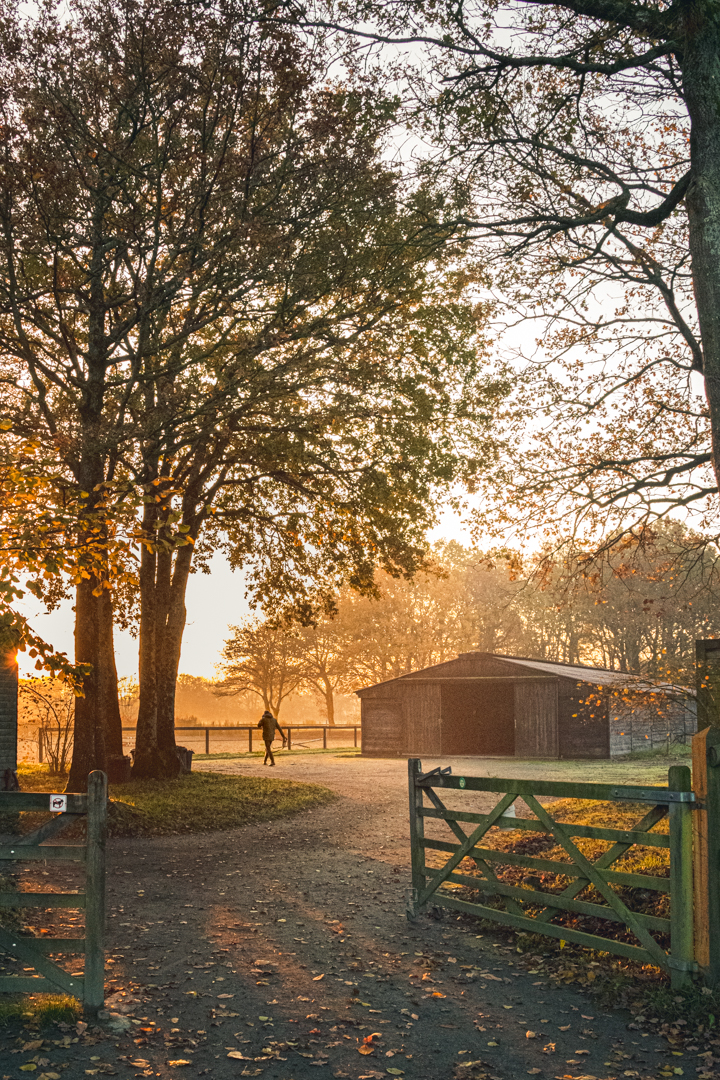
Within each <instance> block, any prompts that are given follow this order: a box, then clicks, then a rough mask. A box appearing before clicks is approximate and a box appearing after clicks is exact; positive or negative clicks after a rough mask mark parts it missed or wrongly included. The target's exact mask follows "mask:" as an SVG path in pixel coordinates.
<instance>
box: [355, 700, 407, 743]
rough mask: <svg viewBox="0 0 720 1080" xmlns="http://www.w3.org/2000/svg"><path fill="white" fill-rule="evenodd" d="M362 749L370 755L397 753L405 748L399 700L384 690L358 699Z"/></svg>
mask: <svg viewBox="0 0 720 1080" xmlns="http://www.w3.org/2000/svg"><path fill="white" fill-rule="evenodd" d="M360 723H361V725H362V752H363V754H366V755H368V756H371V757H396V756H398V755H400V754H402V753H404V750H405V730H404V725H405V718H404V715H403V707H402V700H401V698H400V695H399V694H398V693H396V694H395V695H391V694H389V693H388V691H387V690H386V691H384V693H382V695H378V696H377V697H375V696H374V695H373V696H370V695H369V694H364V695H363V697H362V698H361V699H360Z"/></svg>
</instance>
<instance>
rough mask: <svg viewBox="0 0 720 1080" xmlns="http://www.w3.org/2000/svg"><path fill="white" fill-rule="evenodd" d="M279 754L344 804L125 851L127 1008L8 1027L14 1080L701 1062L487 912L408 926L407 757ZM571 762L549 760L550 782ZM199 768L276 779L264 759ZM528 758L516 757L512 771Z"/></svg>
mask: <svg viewBox="0 0 720 1080" xmlns="http://www.w3.org/2000/svg"><path fill="white" fill-rule="evenodd" d="M278 762H279V764H278V766H277V767H276V768H275V770H274V775H277V776H280V777H285V778H288V779H297V780H308V781H314V782H319V783H323V784H326V785H327V786H328V787H330V788H333V789H334V790H335V791H336V792H337V794H338V796H339V797H338V800H337V801H336V802H335V803H333V804H331V805H329V806H325V807H320V808H318V809H313V810H309V811H305V812H303V813H301V814H298V815H297V816H295V817H292V818H287V819H285V820H283V821H277V822H270V823H265V824H261V825H257V826H253V827H246V828H242V829H236V830H233V831H229V832H218V833H212V834H207V835H203V836H193V837H182V836H175V837H167V838H162V839H154V840H131V841H128V840H114V841H112V842H111V843H110V845H109V859H108V867H109V876H108V915H109V918H108V927H109V948H108V1008H109V1010H110V1011H111V1013H112V1015H111V1016H110V1018H106V1019H103V1020H102V1021H101V1023H100V1026H99V1027H98V1028H93V1027H91V1028H89V1029H87V1030H85V1029H84V1027H83V1026H82V1025H81V1026H80V1029H79V1030H77V1031H76V1030H72V1029H71V1030H69V1031H62V1030H61V1031H57V1029H56V1028H53V1029H52V1033H51V1035H50V1036H49V1038H47V1039H45V1040H44V1041H43V1042H42V1044H41V1045H38V1041H37V1040H38V1038H39V1036H38V1035H31V1034H29V1033H28V1032H27V1031H22V1029H20V1028H19V1027H14V1026H9V1027H8V1028H7V1029H6V1031H5V1033H4V1038H3V1040H2V1042H1V1043H0V1075H1V1076H2V1080H21V1077H23V1076H25V1077H28V1076H29V1075H32V1076H33V1077H34V1078H40V1077H45V1078H47V1080H53V1075H54V1074H55V1075H57V1076H58V1077H63V1078H65V1077H67V1078H68V1080H81V1078H82V1080H85V1077H86V1076H87V1075H90V1076H95V1075H103V1074H109V1075H120V1076H127V1077H131V1076H144V1077H150V1076H159V1077H170V1076H179V1077H180V1078H182V1077H183V1076H203V1075H207V1076H209V1077H213V1078H214V1077H218V1078H219V1080H227V1078H230V1077H247V1076H262V1077H264V1078H265V1080H308V1078H317V1077H330V1076H332V1077H338V1078H345V1077H347V1078H351V1080H365V1078H367V1080H379V1078H388V1077H393V1076H395V1077H398V1076H404V1077H406V1078H407V1080H436V1078H437V1080H444V1078H451V1077H468V1078H469V1080H472V1078H487V1080H516V1078H525V1077H527V1076H528V1075H530V1076H537V1077H539V1078H541V1080H542V1078H555V1077H561V1078H564V1077H568V1078H569V1077H573V1078H579V1077H584V1078H588V1080H589V1078H597V1080H601V1078H602V1080H606V1078H608V1077H628V1078H629V1077H641V1078H645V1077H656V1076H657V1075H658V1070H659V1069H660V1068H661V1067H662V1068H663V1069H664V1071H665V1072H666V1073H667V1069H668V1067H669V1068H670V1069H671V1070H672V1068H675V1070H676V1071H675V1073H674V1074H673V1075H677V1069H678V1067H680V1066H681V1065H683V1064H684V1065H685V1075H687V1074H688V1068H689V1067H692V1065H695V1066H697V1065H698V1064H700V1065H702V1063H698V1062H692V1063H690V1062H689V1061H688V1062H687V1064H686V1063H685V1062H684V1061H682V1062H681V1061H680V1058H681V1057H685V1058H686V1059H687V1058H689V1057H691V1056H692V1055H691V1054H684V1052H683V1051H680V1050H678V1049H677V1046H676V1047H675V1048H674V1049H672V1050H671V1048H670V1047H669V1046H668V1043H667V1042H666V1040H665V1039H660V1038H659V1037H657V1036H656V1035H653V1034H647V1033H644V1032H643V1033H641V1032H639V1031H637V1030H628V1027H627V1024H628V1020H629V1017H628V1016H627V1015H622V1014H615V1013H613V1014H608V1013H603V1012H600V1011H598V1010H597V1009H596V1008H595V1007H594V1006H593V1004H592V1002H591V999H590V998H589V997H587V996H585V995H583V994H582V993H581V992H580V991H577V990H573V989H566V988H557V987H556V986H555V985H550V984H549V983H548V982H547V981H546V980H544V979H540V978H538V976H537V973H535V972H533V969H532V961H531V960H530V959H528V958H527V957H521V956H520V955H518V954H517V953H516V952H515V950H514V948H513V947H512V946H511V945H510V944H508V942H507V939H503V938H500V937H494V936H493V935H492V934H489V933H485V934H483V935H479V934H478V928H477V926H476V925H475V924H474V923H473V922H472V920H466V919H464V918H461V919H456V918H455V916H453V915H447V916H446V917H445V918H443V919H441V920H439V921H436V920H434V919H432V918H428V917H421V918H420V919H419V920H418V921H417V922H416V923H414V924H409V923H408V922H407V920H406V918H405V898H406V895H407V892H408V889H409V874H408V862H409V857H408V847H407V795H406V775H407V767H406V763H405V762H404V761H387V760H372V759H358V758H356V757H350V756H343V754H342V753H338V754H336V755H317V756H306V757H302V756H297V757H290V756H286V757H284V758H283V757H282V756H279V758H278ZM446 763H447V762H444V764H446ZM424 764H425V765H426V766H428V767H430V766H431V765H432V764H433V763H431V762H425V763H424ZM453 764H454V771H461V772H462V771H467V772H475V773H481V772H483V771H487V770H484V769H483V767H482V764H481V763H477V762H473V764H472V768H471V767H470V764H469V762H468V761H467V759H466V760H465V761H462V760H460V761H456V762H454V763H453ZM565 764H566V763H563V762H558V763H555V762H553V763H547V764H546V765H545V766H543V769H544V775H546V776H552V775H554V774H555V773H557V772H561V773H562V771H563V767H564V765H565ZM201 767H202V768H203V769H207V770H213V771H223V772H231V773H239V774H259V775H264V774H265V771H266V770H265V768H264V767H263V766H262V765H261V764H260V762H259V761H258V759H249V760H247V761H243V760H242V759H241V760H239V761H215V762H206V763H205V762H204V763H202V766H201ZM527 767H528V766H525V765H523V764H521V763H518V762H513V763H512V772H513V774H514V775H522V772H521V770H522V769H524V768H527ZM508 768H509V767H508ZM535 768H537V766H535ZM600 768H602V765H601V766H600ZM610 768H612V766H610V765H609V763H608V769H610ZM488 769H492V770H493V771H495V772H500V769H499V768H498V766H497V763H488ZM592 770H593V772H592V775H593V776H594V778H596V779H597V778H599V776H598V765H597V763H593V765H592ZM505 771H506V772H507V771H508V770H507V769H506V770H505ZM576 778H577V775H576ZM588 778H589V777H588ZM604 778H605V777H603V779H604ZM609 778H610V775H609V773H608V779H609ZM647 779H648V780H650V777H649V774H648V776H647ZM650 782H652V781H650ZM73 1040H75V1041H73ZM63 1043H66V1044H67V1045H63ZM23 1047H25V1049H23ZM361 1050H363V1051H366V1052H364V1053H361V1052H360V1051H361ZM33 1063H34V1064H35V1065H36V1068H35V1070H28V1069H27V1068H26V1069H22V1066H27V1065H28V1064H33ZM704 1067H705V1069H706V1071H705V1073H704V1075H705V1076H710V1075H713V1074H712V1073H711V1072H710V1071H707V1070H708V1066H704ZM692 1071H693V1072H694V1071H695V1070H694V1069H693V1070H692ZM700 1071H701V1069H700V1068H698V1072H700Z"/></svg>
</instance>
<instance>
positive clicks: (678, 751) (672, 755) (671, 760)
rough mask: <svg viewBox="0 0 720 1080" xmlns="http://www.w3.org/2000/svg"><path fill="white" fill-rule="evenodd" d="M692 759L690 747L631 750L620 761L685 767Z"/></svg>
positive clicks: (657, 747)
mask: <svg viewBox="0 0 720 1080" xmlns="http://www.w3.org/2000/svg"><path fill="white" fill-rule="evenodd" d="M691 757H692V747H691V746H672V747H668V746H656V747H655V748H654V749H653V750H633V751H632V753H630V754H623V756H622V758H620V760H621V761H658V760H662V761H667V763H668V765H687V763H688V760H689V759H690V758H691Z"/></svg>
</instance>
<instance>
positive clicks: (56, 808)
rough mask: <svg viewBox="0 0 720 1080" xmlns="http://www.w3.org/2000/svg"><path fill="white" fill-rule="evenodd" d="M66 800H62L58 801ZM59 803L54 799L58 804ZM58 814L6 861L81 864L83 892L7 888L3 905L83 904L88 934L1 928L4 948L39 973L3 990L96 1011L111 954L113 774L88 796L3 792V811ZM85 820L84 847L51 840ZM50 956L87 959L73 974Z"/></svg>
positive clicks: (99, 779) (96, 781) (3, 983)
mask: <svg viewBox="0 0 720 1080" xmlns="http://www.w3.org/2000/svg"><path fill="white" fill-rule="evenodd" d="M57 800H59V802H57ZM54 801H55V802H54ZM43 810H44V811H46V812H47V811H50V812H51V813H53V815H54V816H53V817H51V818H50V819H49V820H48V821H46V822H45V823H44V824H43V825H41V826H40V827H39V828H38V829H36V830H35V831H34V832H32V833H28V834H26V835H24V836H20V837H19V838H18V839H17V840H15V841H14V842H10V843H6V844H4V845H3V846H1V847H0V861H2V862H24V861H32V862H38V861H43V862H47V861H52V862H53V863H55V862H59V861H64V862H76V863H81V864H82V865H83V866H84V867H85V891H84V892H30V891H27V890H25V891H13V892H6V891H3V892H1V893H0V907H3V908H8V907H9V908H39V909H48V908H76V909H78V910H84V911H85V934H84V937H82V938H65V937H61V938H58V937H54V938H49V937H42V938H37V937H32V936H29V935H26V934H25V932H24V931H23V932H20V931H18V930H14V929H10V928H8V927H0V949H2V951H3V952H6V953H10V954H12V955H13V956H17V957H18V958H19V959H20V960H23V961H24V962H25V963H26V964H28V965H31V966H32V967H33V968H34V969H35V971H36V972H37V975H36V976H30V977H16V976H12V975H4V976H1V977H0V993H6V994H7V993H13V994H16V993H28V994H34V993H57V992H58V991H61V992H62V993H65V994H71V995H72V996H73V997H77V998H79V999H80V1001H82V1003H83V1005H84V1007H85V1010H86V1011H87V1012H90V1013H96V1012H97V1010H98V1009H100V1008H102V1006H103V1003H104V994H105V991H104V980H105V956H104V948H103V939H104V932H105V841H106V834H107V779H106V777H105V774H104V773H102V772H92V773H90V776H89V777H88V790H87V795H83V794H78V795H75V794H69V795H54V794H49V793H47V792H34V791H2V792H0V811H2V812H4V813H10V814H20V813H26V812H28V811H30V812H37V811H43ZM82 817H85V818H86V822H87V835H86V842H85V843H84V844H65V845H62V846H61V845H58V844H52V845H48V844H47V843H46V842H47V841H48V840H51V839H53V838H54V837H56V836H57V835H58V834H59V833H60V832H61V831H62V830H63V829H65V828H67V826H68V825H72V824H73V823H74V822H76V821H77V820H78V819H79V818H82ZM49 954H58V955H63V954H65V955H68V956H72V955H78V954H81V955H83V956H84V958H85V966H84V971H83V974H82V975H78V974H73V973H70V972H68V971H66V970H65V969H64V968H62V967H61V966H60V964H58V963H56V962H55V961H54V960H51V959H49Z"/></svg>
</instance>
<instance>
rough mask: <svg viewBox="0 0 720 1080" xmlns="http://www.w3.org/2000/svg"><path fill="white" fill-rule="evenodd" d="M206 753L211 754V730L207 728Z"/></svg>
mask: <svg viewBox="0 0 720 1080" xmlns="http://www.w3.org/2000/svg"><path fill="white" fill-rule="evenodd" d="M205 753H206V754H209V753H210V728H209V727H206V728H205Z"/></svg>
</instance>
